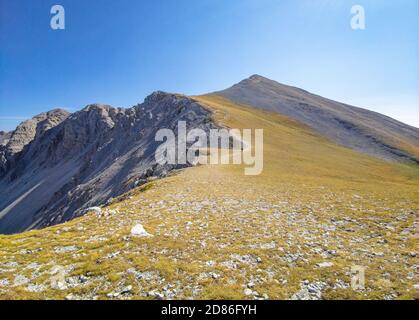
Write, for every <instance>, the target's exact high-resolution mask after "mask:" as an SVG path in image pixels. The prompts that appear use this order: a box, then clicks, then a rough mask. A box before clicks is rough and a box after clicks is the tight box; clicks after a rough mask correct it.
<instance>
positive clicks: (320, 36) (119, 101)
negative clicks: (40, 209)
mask: <svg viewBox="0 0 419 320" xmlns="http://www.w3.org/2000/svg"><path fill="white" fill-rule="evenodd" d="M54 4H60V5H63V6H64V8H65V30H52V29H51V27H50V19H51V17H52V15H51V14H50V9H51V7H52V5H54ZM354 4H360V5H363V6H364V8H365V11H366V29H365V30H358V31H354V30H352V29H351V26H350V20H351V17H352V16H351V12H350V9H351V7H352V5H354ZM255 73H257V74H260V75H263V76H266V77H268V78H271V79H274V80H277V81H279V82H282V83H285V84H290V85H295V86H298V87H300V88H303V89H306V90H309V91H311V92H314V93H317V94H320V95H322V96H325V97H328V98H332V99H336V100H338V101H342V102H346V103H350V104H354V105H357V106H361V107H365V108H367V109H371V110H375V111H378V112H381V113H384V114H387V115H389V116H392V117H393V118H396V119H398V120H401V121H403V122H406V123H409V124H411V125H415V126H416V127H419V112H418V111H419V1H417V0H398V1H386V0H357V1H349V0H347V1H346V0H297V1H296V0H282V1H281V0H165V1H163V0H160V1H159V0H153V1H146V0H141V1H137V0H119V1H114V0H88V1H86V0H54V1H50V0H36V1H33V0H0V130H11V129H13V128H14V127H15V126H16V125H17V124H18V123H19V122H20V121H22V119H25V118H28V117H32V116H34V115H35V114H38V113H40V112H42V111H46V110H50V109H53V108H56V107H61V108H66V109H68V110H69V111H75V110H79V109H81V108H83V107H84V106H86V105H87V104H90V103H96V102H98V103H106V104H111V105H113V106H118V107H130V106H132V105H134V104H137V103H139V102H142V101H143V99H144V97H145V96H147V95H148V94H150V93H151V92H152V91H155V90H165V91H169V92H178V93H184V94H201V93H207V92H211V91H215V90H220V89H224V88H226V87H228V86H230V85H232V84H234V83H236V82H238V81H240V80H242V79H244V78H246V77H248V76H250V75H252V74H255Z"/></svg>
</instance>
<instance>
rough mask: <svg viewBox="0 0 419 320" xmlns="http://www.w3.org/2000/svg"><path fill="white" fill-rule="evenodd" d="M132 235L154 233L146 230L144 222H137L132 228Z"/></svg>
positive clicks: (139, 235) (148, 235) (140, 235)
mask: <svg viewBox="0 0 419 320" xmlns="http://www.w3.org/2000/svg"><path fill="white" fill-rule="evenodd" d="M131 235H132V236H134V237H152V236H153V235H152V234H150V233H148V232H147V231H145V229H144V227H143V225H142V224H139V223H138V224H136V225H135V226H134V227H132V229H131Z"/></svg>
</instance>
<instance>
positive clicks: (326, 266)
mask: <svg viewBox="0 0 419 320" xmlns="http://www.w3.org/2000/svg"><path fill="white" fill-rule="evenodd" d="M317 266H318V267H319V268H330V267H332V266H333V263H332V262H320V263H318V264H317Z"/></svg>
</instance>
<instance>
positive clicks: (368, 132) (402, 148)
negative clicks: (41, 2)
mask: <svg viewBox="0 0 419 320" xmlns="http://www.w3.org/2000/svg"><path fill="white" fill-rule="evenodd" d="M213 95H219V96H223V97H225V98H227V99H229V100H231V101H234V102H236V103H240V104H246V105H249V106H252V107H255V108H260V109H264V110H268V111H275V112H278V113H280V114H282V115H285V116H288V117H290V118H293V119H295V120H297V121H299V122H301V123H303V124H305V125H307V126H309V127H311V128H312V129H315V130H316V131H317V132H319V133H320V134H321V135H323V136H326V137H327V138H329V139H330V140H332V141H334V142H336V143H338V144H339V145H342V146H345V147H348V148H351V149H354V150H356V151H359V152H363V153H366V154H369V155H372V156H376V157H379V158H382V159H385V160H393V161H401V162H407V163H419V129H417V128H415V127H412V126H409V125H406V124H404V123H401V122H399V121H397V120H394V119H392V118H390V117H387V116H384V115H382V114H379V113H376V112H372V111H369V110H366V109H362V108H357V107H354V106H350V105H347V104H344V103H340V102H336V101H333V100H330V99H326V98H323V97H320V96H318V95H315V94H312V93H309V92H307V91H305V90H302V89H299V88H296V87H291V86H287V85H284V84H280V83H278V82H276V81H273V80H270V79H267V78H265V77H262V76H260V75H253V76H251V77H250V78H248V79H245V80H243V81H241V82H239V83H238V84H236V85H234V86H232V87H231V88H228V89H226V90H223V91H219V92H215V93H213Z"/></svg>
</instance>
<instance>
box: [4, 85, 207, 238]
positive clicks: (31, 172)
mask: <svg viewBox="0 0 419 320" xmlns="http://www.w3.org/2000/svg"><path fill="white" fill-rule="evenodd" d="M45 120H46V119H44V120H42V121H39V122H37V125H36V126H35V127H36V130H35V129H34V125H33V124H32V122H31V123H30V124H29V125H25V128H26V127H28V128H29V129H25V132H26V131H27V132H30V133H33V132H35V135H31V134H28V135H27V136H24V137H22V138H20V139H19V140H18V141H20V143H19V144H18V143H15V144H14V146H13V147H14V150H18V149H19V146H21V145H22V144H25V143H26V144H25V146H24V148H22V149H21V150H22V151H21V152H19V153H18V155H17V156H16V157H15V158H14V162H13V164H9V166H8V167H7V170H6V171H5V172H4V173H3V176H2V177H1V179H0V190H1V191H0V196H1V197H0V233H14V232H19V231H23V230H27V229H32V228H39V227H45V226H49V225H53V224H57V223H61V222H64V221H67V220H70V219H72V218H74V217H76V216H80V215H82V214H83V213H84V211H85V209H86V208H88V207H91V206H96V205H100V204H103V203H106V202H107V201H108V200H109V199H111V198H113V197H116V196H118V195H121V194H122V193H124V192H126V191H128V190H130V189H131V188H133V187H134V186H137V185H139V184H141V183H144V182H146V181H147V179H149V178H150V177H161V176H165V175H166V174H167V173H168V172H169V171H171V170H173V169H177V168H181V167H182V165H178V166H175V165H165V166H159V165H158V164H157V163H156V161H155V150H156V149H157V147H158V145H159V144H160V143H161V142H156V141H155V134H156V132H157V131H158V130H159V129H162V128H168V129H173V130H174V132H176V129H177V125H178V121H186V123H187V125H188V127H193V128H201V129H204V130H209V129H210V128H214V127H215V125H214V124H213V123H212V121H211V114H210V112H209V111H208V110H206V109H204V108H203V107H202V106H201V105H200V104H198V103H197V102H195V101H194V100H192V99H190V98H187V97H185V96H181V95H175V94H167V93H163V92H155V93H153V94H152V95H150V96H149V97H147V98H146V99H145V101H144V103H143V104H140V105H137V106H135V107H133V108H129V109H121V108H112V107H111V106H108V105H97V104H94V105H89V106H87V107H86V108H85V109H83V110H81V111H80V112H76V113H74V114H71V115H70V116H68V117H67V118H66V119H65V120H64V121H62V122H61V123H60V124H58V125H56V126H49V124H47V123H46V122H45ZM41 123H42V125H41ZM20 131H22V130H20ZM28 137H32V141H31V142H30V143H28V141H29V138H28ZM9 144H10V142H9ZM9 148H10V147H9ZM183 166H184V165H183Z"/></svg>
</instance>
